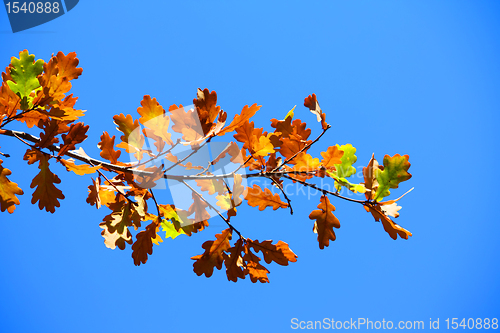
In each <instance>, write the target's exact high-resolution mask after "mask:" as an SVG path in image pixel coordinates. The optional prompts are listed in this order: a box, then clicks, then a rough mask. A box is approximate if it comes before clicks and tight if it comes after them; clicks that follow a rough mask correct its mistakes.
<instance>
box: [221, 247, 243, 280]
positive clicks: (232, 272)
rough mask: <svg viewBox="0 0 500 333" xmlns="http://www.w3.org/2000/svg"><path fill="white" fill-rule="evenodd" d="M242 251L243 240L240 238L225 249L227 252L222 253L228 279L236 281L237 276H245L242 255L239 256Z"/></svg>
mask: <svg viewBox="0 0 500 333" xmlns="http://www.w3.org/2000/svg"><path fill="white" fill-rule="evenodd" d="M242 251H244V247H243V240H242V239H241V238H240V239H238V240H237V241H236V243H235V244H234V246H233V247H231V248H229V249H228V250H227V252H228V253H222V256H223V258H224V264H225V266H226V275H227V279H228V281H233V282H237V281H238V278H240V279H244V278H245V268H244V264H243V257H242V256H241V252H242Z"/></svg>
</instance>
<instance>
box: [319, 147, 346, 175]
mask: <svg viewBox="0 0 500 333" xmlns="http://www.w3.org/2000/svg"><path fill="white" fill-rule="evenodd" d="M321 156H322V157H323V160H321V165H322V166H324V167H325V168H326V169H328V170H336V167H335V166H336V165H338V164H341V163H342V160H341V159H342V156H344V151H343V150H340V149H339V146H338V145H335V146H330V147H328V149H327V150H326V152H321Z"/></svg>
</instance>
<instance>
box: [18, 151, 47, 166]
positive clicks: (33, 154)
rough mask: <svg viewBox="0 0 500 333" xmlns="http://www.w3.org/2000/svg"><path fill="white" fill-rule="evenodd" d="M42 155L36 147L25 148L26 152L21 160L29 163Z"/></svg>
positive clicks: (37, 159)
mask: <svg viewBox="0 0 500 333" xmlns="http://www.w3.org/2000/svg"><path fill="white" fill-rule="evenodd" d="M42 156H43V153H41V152H40V150H38V149H33V150H31V149H26V153H24V157H23V160H25V161H28V164H29V165H31V164H33V163H35V162H36V161H39V160H40V159H41V158H42Z"/></svg>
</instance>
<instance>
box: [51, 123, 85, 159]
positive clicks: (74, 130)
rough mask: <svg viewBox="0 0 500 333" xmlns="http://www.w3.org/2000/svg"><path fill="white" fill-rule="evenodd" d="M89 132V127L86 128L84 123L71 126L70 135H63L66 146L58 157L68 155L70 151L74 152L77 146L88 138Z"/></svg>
mask: <svg viewBox="0 0 500 333" xmlns="http://www.w3.org/2000/svg"><path fill="white" fill-rule="evenodd" d="M88 130H89V125H87V126H85V125H84V124H83V123H76V124H71V127H70V128H69V131H68V134H63V135H61V138H62V139H63V142H64V144H63V145H62V146H61V150H59V154H58V156H62V155H64V154H66V152H67V151H69V150H74V149H75V148H76V147H75V145H76V144H79V143H82V142H83V141H84V140H85V139H86V138H87V135H86V134H85V133H87V131H88Z"/></svg>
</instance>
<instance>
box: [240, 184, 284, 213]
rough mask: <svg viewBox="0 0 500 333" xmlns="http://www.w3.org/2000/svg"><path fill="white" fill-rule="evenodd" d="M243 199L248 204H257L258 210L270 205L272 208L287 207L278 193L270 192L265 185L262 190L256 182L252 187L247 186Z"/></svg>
mask: <svg viewBox="0 0 500 333" xmlns="http://www.w3.org/2000/svg"><path fill="white" fill-rule="evenodd" d="M245 199H246V200H247V201H248V204H249V205H250V206H252V207H256V206H259V210H264V209H265V208H266V207H272V208H273V210H276V209H278V208H286V207H288V204H287V203H284V202H283V201H281V198H280V196H279V194H278V193H275V194H273V193H271V191H270V190H269V189H268V188H267V187H266V188H265V190H264V192H263V191H262V189H261V188H260V187H259V186H258V185H257V184H254V185H253V188H248V192H247V193H246V195H245Z"/></svg>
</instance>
